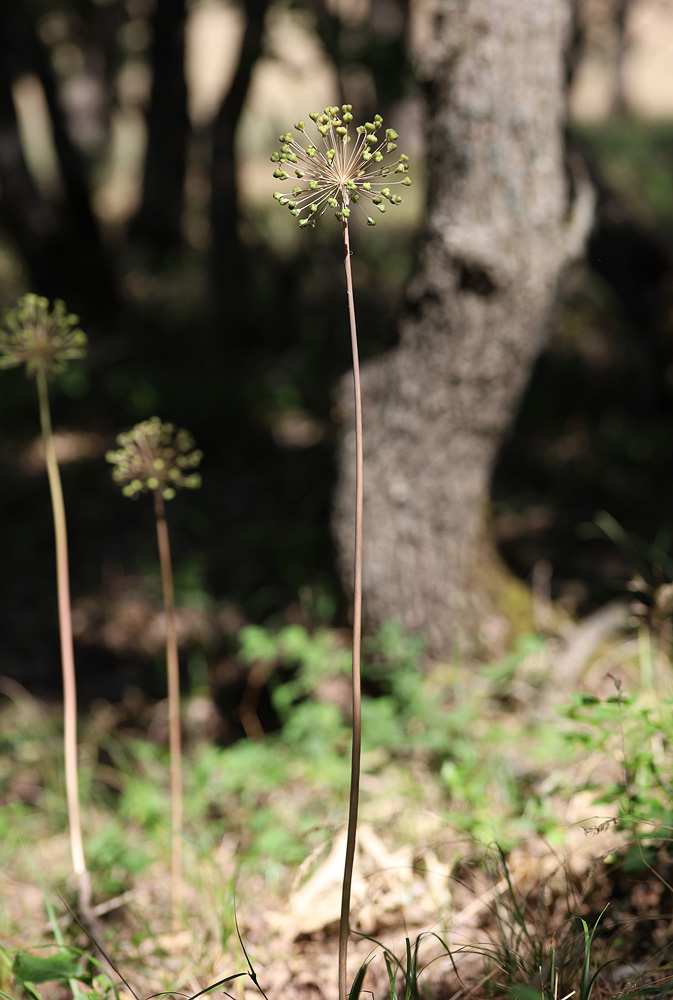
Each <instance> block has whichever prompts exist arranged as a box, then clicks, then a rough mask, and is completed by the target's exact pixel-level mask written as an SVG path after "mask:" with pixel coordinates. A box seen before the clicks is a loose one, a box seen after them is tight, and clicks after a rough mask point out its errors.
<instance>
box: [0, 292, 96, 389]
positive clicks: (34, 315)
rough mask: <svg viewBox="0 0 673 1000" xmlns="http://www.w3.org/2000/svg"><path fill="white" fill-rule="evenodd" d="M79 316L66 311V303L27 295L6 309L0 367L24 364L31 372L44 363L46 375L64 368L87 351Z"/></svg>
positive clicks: (27, 371) (0, 337)
mask: <svg viewBox="0 0 673 1000" xmlns="http://www.w3.org/2000/svg"><path fill="white" fill-rule="evenodd" d="M78 323H79V317H77V316H73V315H72V313H68V312H67V311H66V308H65V304H64V303H63V302H61V301H59V300H56V301H55V302H54V304H53V307H52V309H51V310H50V309H49V300H48V299H45V298H43V297H42V296H40V295H34V294H32V293H31V294H28V295H24V296H23V297H22V298H20V299H19V301H18V302H17V305H16V307H15V308H14V309H8V310H7V311H6V312H5V314H4V316H3V317H2V325H1V327H0V368H15V367H17V366H18V365H24V364H25V366H26V374H28V375H32V374H34V373H35V372H36V371H37V369H38V368H40V367H41V366H44V369H45V371H46V372H47V374H50V375H53V374H55V373H56V372H60V371H63V369H64V368H65V367H66V366H67V362H68V361H70V360H72V359H73V358H83V357H84V355H85V354H86V334H85V333H84V332H83V331H82V330H80V329H79V328H78V325H77V324H78Z"/></svg>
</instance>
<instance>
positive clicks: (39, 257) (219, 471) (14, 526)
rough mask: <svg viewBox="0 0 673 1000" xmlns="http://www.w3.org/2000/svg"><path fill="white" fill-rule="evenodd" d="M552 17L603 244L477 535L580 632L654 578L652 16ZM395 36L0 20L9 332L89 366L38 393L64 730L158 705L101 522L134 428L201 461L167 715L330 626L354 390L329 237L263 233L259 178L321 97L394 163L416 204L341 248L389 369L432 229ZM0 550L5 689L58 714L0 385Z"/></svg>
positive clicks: (292, 230)
mask: <svg viewBox="0 0 673 1000" xmlns="http://www.w3.org/2000/svg"><path fill="white" fill-rule="evenodd" d="M574 17H575V29H574V35H573V44H572V49H571V52H570V55H569V70H568V71H569V74H570V80H571V83H570V98H569V116H568V131H569V144H570V148H571V149H573V150H574V155H576V156H580V157H583V158H584V161H585V162H586V166H587V169H588V171H589V172H590V175H591V177H592V180H593V182H594V184H595V185H596V188H597V190H598V211H597V219H596V223H595V226H594V229H593V232H592V235H591V239H590V242H589V247H588V253H587V258H586V260H585V261H584V262H582V263H580V264H577V265H576V266H575V267H573V269H572V270H571V272H570V273H569V274H567V275H566V276H565V278H564V282H563V286H562V289H561V293H560V295H559V300H558V303H557V305H556V308H555V310H554V314H553V316H552V317H551V320H550V330H549V338H548V342H547V346H546V347H545V349H544V350H543V352H542V354H541V356H540V359H539V361H538V363H537V365H536V368H535V371H534V374H533V378H532V380H531V382H530V385H529V387H528V390H527V393H526V396H525V398H524V400H523V403H522V407H521V410H520V413H519V416H518V418H517V421H516V424H515V426H513V427H512V429H511V432H510V433H509V435H508V437H507V440H506V442H505V444H504V446H503V449H502V452H501V456H500V460H499V462H498V466H497V470H496V473H495V476H494V479H493V484H492V491H491V505H490V511H489V526H488V531H489V533H490V536H491V537H492V539H493V540H494V542H495V544H496V546H497V548H498V551H499V553H500V555H501V557H502V559H503V562H504V564H505V566H506V567H507V569H508V571H509V572H510V573H511V574H513V576H514V577H516V578H518V579H520V580H521V581H523V582H524V584H525V585H526V586H530V585H531V584H532V583H535V580H537V581H538V582H539V581H543V583H542V586H548V588H549V595H550V596H551V597H552V598H553V599H554V600H555V601H556V602H557V603H558V605H559V607H562V608H563V609H564V610H565V611H566V612H567V613H569V614H573V615H582V614H586V613H587V612H590V611H591V610H593V609H595V608H596V607H599V606H601V605H602V604H604V603H605V602H607V601H609V600H611V599H612V598H614V597H615V596H616V595H619V594H623V593H624V591H625V589H626V588H627V586H628V585H629V582H630V581H632V579H633V577H634V574H636V573H637V574H640V575H642V576H643V578H645V579H646V582H647V583H648V584H652V586H657V585H658V584H660V583H661V582H665V581H666V580H668V579H673V557H672V556H671V543H672V542H673V519H672V516H671V512H672V511H673V503H672V501H673V478H672V476H671V469H672V468H673V463H672V462H671V446H670V442H671V431H672V429H673V407H672V402H673V399H672V393H673V368H672V367H671V366H672V364H673V271H672V264H673V230H672V226H671V223H672V222H673V3H672V2H671V0H630V2H629V0H577V2H576V4H575V8H574ZM414 18H415V3H414V2H413V0H330V2H328V0H313V2H310V0H306V2H303V0H295V2H284V0H275V2H272V0H247V2H245V3H243V2H241V3H233V2H231V3H227V2H224V0H191V2H188V0H157V3H154V2H152V0H18V2H17V3H15V4H11V5H10V4H5V5H3V9H2V11H1V12H0V87H1V88H2V92H1V94H0V161H2V162H1V164H0V166H1V173H0V178H1V189H0V306H2V307H3V308H6V307H10V306H11V305H12V304H13V303H14V302H15V300H16V298H17V297H18V296H19V295H21V294H23V293H24V292H26V291H29V290H30V291H37V292H39V293H41V294H44V295H47V296H49V297H59V298H63V299H64V300H65V301H66V303H67V304H68V306H69V308H70V309H72V310H73V311H75V312H76V313H77V314H78V315H79V316H80V317H81V323H82V326H83V328H84V329H85V331H86V332H87V334H88V336H89V341H90V350H89V356H88V359H87V361H86V363H85V364H83V365H81V366H78V367H75V366H73V367H72V368H71V369H70V370H69V371H68V372H67V373H65V374H64V375H62V376H60V377H59V378H58V380H57V383H56V384H55V386H54V392H53V407H54V420H55V426H56V428H57V430H58V448H59V456H60V458H61V461H62V464H63V475H64V484H65V493H66V502H67V507H68V513H69V530H70V548H71V560H72V570H71V572H72V587H73V598H74V608H75V630H76V639H77V645H78V649H77V659H78V672H79V675H80V681H79V683H80V695H81V697H82V699H83V701H85V702H87V701H90V700H91V699H92V698H94V697H99V696H102V697H105V698H110V699H113V700H117V699H119V698H122V697H123V696H124V694H125V692H128V691H129V690H135V689H139V690H141V691H143V692H144V693H145V694H146V695H149V696H154V695H156V696H159V695H161V693H162V691H163V684H164V681H163V669H164V668H163V656H162V618H161V600H160V582H159V577H158V566H157V559H156V545H155V538H154V527H153V519H152V509H151V503H150V502H149V501H148V502H143V501H142V500H139V501H138V502H130V501H128V500H126V499H124V498H122V497H121V496H120V495H119V493H118V491H117V489H116V488H115V487H114V485H113V483H112V481H111V479H110V476H109V471H108V468H107V467H106V463H105V461H104V454H105V451H106V450H107V449H108V448H109V447H111V446H112V445H113V443H114V439H115V435H116V434H117V433H118V432H119V431H120V430H123V429H125V428H126V427H128V426H129V425H131V424H133V423H135V422H136V421H138V420H141V419H144V418H145V417H147V416H150V415H152V414H154V413H156V414H158V415H159V416H160V417H161V418H162V419H164V420H171V421H173V422H175V423H176V424H178V425H180V426H185V427H187V428H188V429H189V430H190V431H191V432H192V433H193V434H194V436H195V438H196V440H197V442H198V444H199V445H200V446H201V447H202V449H203V451H204V453H205V459H204V463H203V486H202V489H201V490H200V491H198V492H196V493H193V494H190V495H184V496H180V497H179V498H177V499H176V500H175V501H174V502H173V503H172V504H171V505H170V518H171V530H172V539H173V545H174V554H175V563H176V574H177V598H178V603H179V606H180V630H181V631H180V635H181V640H182V644H183V654H182V655H183V664H182V666H183V670H184V679H185V685H186V686H188V687H190V688H192V689H196V688H199V687H200V686H206V685H208V684H215V686H216V687H217V685H218V684H219V685H221V686H225V687H226V685H227V684H232V683H238V681H237V679H236V676H235V673H236V671H235V669H234V666H233V661H232V658H231V655H232V652H233V651H234V650H235V647H236V636H237V633H238V630H239V628H240V626H241V625H242V624H244V623H246V622H272V623H273V622H287V621H299V622H302V623H304V624H308V625H310V624H313V623H317V622H326V623H330V624H334V625H337V626H338V625H340V624H345V623H346V621H347V601H346V600H345V598H344V595H343V592H342V590H341V587H340V584H339V581H338V578H337V574H336V571H335V565H334V552H333V545H332V540H331V536H330V510H331V497H332V493H333V488H334V483H335V477H336V450H335V443H336V440H337V437H338V433H339V425H340V421H341V420H342V419H343V414H341V412H340V410H339V408H338V406H337V405H336V402H335V400H336V391H335V390H336V386H337V384H338V382H339V379H340V378H341V377H342V376H343V375H344V373H346V372H347V370H348V368H349V364H350V355H349V351H350V347H349V342H348V338H347V330H346V324H345V309H344V292H343V287H342V280H341V278H342V276H341V246H340V239H339V234H338V227H335V226H330V225H329V222H328V220H325V221H326V224H325V225H323V226H320V227H319V228H318V229H317V230H316V231H315V232H312V233H309V234H307V233H305V232H300V231H299V230H298V228H296V227H295V226H293V225H292V224H291V220H290V219H289V218H288V216H287V213H282V212H279V211H278V207H277V205H276V204H275V203H274V202H273V200H272V198H271V192H272V190H273V187H274V181H273V178H272V169H273V168H272V165H271V164H270V163H269V155H270V153H271V151H272V150H273V149H275V148H276V147H277V145H278V141H277V140H278V134H279V133H280V132H282V131H285V129H286V128H288V127H290V126H291V124H292V123H293V122H294V121H295V120H296V119H297V118H299V117H306V115H307V113H308V111H309V110H311V109H313V108H315V109H320V108H322V107H323V106H324V105H325V104H331V103H340V101H341V99H342V98H341V95H342V94H343V95H346V97H347V99H348V100H349V101H350V102H352V103H353V105H354V106H355V108H356V111H357V112H358V117H362V118H363V119H364V118H365V117H370V116H371V115H372V114H374V113H375V112H376V111H380V112H381V113H382V114H383V115H384V118H385V119H386V122H387V123H390V124H393V125H394V126H395V127H396V128H397V130H398V131H399V132H400V134H401V135H402V136H403V141H404V146H403V148H404V149H405V150H406V151H407V152H408V153H409V154H410V155H411V157H412V164H413V167H414V174H413V176H414V186H413V187H412V188H411V189H410V195H409V197H408V198H407V199H406V200H405V204H404V205H403V206H402V207H401V208H400V209H399V211H398V212H396V213H394V216H393V214H391V215H389V216H388V217H387V219H386V226H385V227H384V226H379V227H377V229H376V230H375V231H367V232H366V237H365V232H363V231H362V230H361V229H360V230H358V228H357V226H356V228H355V233H354V244H355V250H356V255H355V281H356V298H357V306H358V317H359V328H360V335H361V342H362V343H361V348H362V354H363V356H364V358H368V357H372V356H374V355H376V354H377V353H379V352H381V351H383V350H385V349H386V348H388V347H391V346H393V345H394V344H395V343H396V339H397V321H398V319H399V317H400V315H401V314H402V313H403V311H404V308H405V287H406V285H407V283H408V281H409V280H410V278H411V277H412V275H413V273H414V267H415V248H416V238H417V234H418V233H419V232H420V230H421V227H422V224H423V218H424V205H425V192H424V183H423V177H424V165H423V160H424V121H423V102H422V99H421V94H420V90H419V85H418V83H417V81H416V78H415V75H414V66H413V60H412V58H411V56H410V52H411V46H410V40H411V38H412V36H413V32H414V25H415V19H414ZM599 512H607V514H609V518H606V517H605V516H604V515H602V514H600V513H599ZM0 551H1V552H2V559H1V560H0V593H1V594H2V599H1V601H0V616H1V621H0V669H1V671H2V673H3V674H5V675H6V676H9V677H12V678H15V679H17V680H19V681H20V682H21V683H22V684H23V685H25V686H26V687H27V688H28V689H29V690H31V691H33V692H34V693H37V694H42V695H48V694H54V695H56V696H58V692H59V687H60V663H59V658H58V641H57V632H56V613H55V597H54V587H53V580H54V556H53V536H52V523H51V513H50V508H49V497H48V491H47V488H46V477H45V470H44V462H43V456H42V452H41V446H40V443H39V437H38V422H37V408H36V395H35V388H34V386H33V385H32V384H31V383H29V382H27V381H26V379H25V377H24V376H23V374H21V373H20V372H6V373H2V390H1V391H0ZM546 580H549V581H550V582H549V583H548V584H546V583H544V581H546ZM503 586H504V585H503ZM503 614H504V615H505V617H506V611H505V612H503ZM496 632H497V630H496ZM508 635H509V633H508V632H507V630H506V629H505V630H504V631H501V632H497V635H495V638H494V641H499V642H506V641H507V636H508ZM232 671H233V673H232Z"/></svg>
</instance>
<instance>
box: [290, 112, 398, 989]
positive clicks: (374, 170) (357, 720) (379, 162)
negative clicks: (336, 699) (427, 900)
mask: <svg viewBox="0 0 673 1000" xmlns="http://www.w3.org/2000/svg"><path fill="white" fill-rule="evenodd" d="M352 110H353V108H352V105H350V104H343V105H342V106H341V108H337V107H328V108H325V110H324V111H323V113H322V114H319V113H318V112H311V114H310V115H309V118H310V119H311V120H312V122H313V123H314V126H315V130H316V132H317V136H316V141H315V142H314V141H312V140H311V138H310V136H309V134H308V133H307V131H306V125H305V123H304V122H303V121H298V122H295V126H294V127H295V129H296V131H297V132H299V134H300V140H299V141H297V140H296V139H295V138H294V135H293V133H292V132H285V133H283V135H281V136H280V139H279V141H280V142H281V143H282V145H281V148H280V150H279V151H278V152H275V153H273V154H272V156H271V160H272V162H274V163H276V164H278V165H277V167H276V169H275V171H274V175H273V176H274V177H276V178H277V179H278V180H279V181H282V182H288V184H289V183H292V186H291V187H290V188H289V190H288V191H286V192H282V191H274V194H273V196H274V198H275V199H276V201H277V202H278V203H279V204H280V205H283V206H287V208H288V209H289V211H290V214H291V215H292V216H294V217H295V218H296V219H298V220H299V225H300V227H301V228H302V229H306V228H313V227H314V226H315V224H316V220H317V219H318V218H319V217H320V216H321V215H323V214H324V213H325V212H326V210H327V209H328V208H330V209H333V210H334V214H335V216H336V218H337V219H338V220H339V221H340V222H341V223H342V229H343V241H344V266H345V269H346V295H347V299H348V317H349V322H350V334H351V346H352V352H353V388H354V396H355V462H356V469H355V554H354V570H353V680H352V700H353V741H352V751H351V782H350V796H349V805H348V832H347V835H346V861H345V865H344V876H343V889H342V895H341V919H340V922H339V1000H346V998H347V995H348V987H347V982H348V976H347V953H348V936H349V931H350V901H351V886H352V882H353V862H354V859H355V841H356V833H357V818H358V803H359V796H360V757H361V742H362V722H361V680H360V670H361V644H362V531H363V500H364V492H363V489H364V479H363V472H364V459H363V446H362V393H361V387H360V364H359V359H358V338H357V327H356V323H355V303H354V300H353V277H352V273H351V250H350V235H349V230H348V224H349V219H350V217H351V211H352V208H351V206H353V205H354V206H356V207H357V208H358V209H360V210H362V211H363V215H364V216H365V217H366V219H367V224H368V225H370V226H375V225H376V220H375V219H374V218H372V217H371V216H370V215H367V213H366V212H365V211H364V210H363V208H362V205H361V204H360V202H361V201H362V202H366V203H368V204H371V205H373V206H374V207H375V208H376V209H377V210H378V211H379V212H385V211H386V208H387V206H388V204H390V205H399V204H400V202H401V201H402V198H401V196H400V194H398V193H397V191H396V190H392V189H399V187H400V186H404V187H408V186H409V185H410V184H411V178H410V177H409V176H408V174H409V157H408V156H405V154H404V153H401V154H400V155H399V157H398V159H397V160H395V161H393V162H392V163H390V162H389V160H390V156H389V154H391V153H393V152H394V151H395V150H396V149H397V142H396V140H397V138H398V135H397V132H396V131H395V130H394V129H392V128H387V129H385V130H384V129H383V119H382V117H381V115H375V116H374V118H373V120H372V121H370V122H365V123H364V125H357V126H353V125H352V122H353V115H352ZM351 130H352V131H353V133H354V135H353V134H351ZM381 134H383V138H382V137H381ZM387 160H388V162H386V161H387Z"/></svg>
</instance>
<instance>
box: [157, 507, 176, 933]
mask: <svg viewBox="0 0 673 1000" xmlns="http://www.w3.org/2000/svg"><path fill="white" fill-rule="evenodd" d="M154 513H155V515H156V521H157V542H158V544H159V561H160V563H161V582H162V585H163V591H164V607H165V610H166V671H167V674H168V739H169V745H170V757H171V829H172V840H171V913H172V918H173V926H174V928H177V926H178V923H179V915H180V906H181V901H182V737H181V733H180V671H179V665H178V640H177V632H176V627H175V596H174V588H173V568H172V565H171V547H170V542H169V538H168V524H167V523H166V509H165V505H164V498H163V497H162V495H161V493H160V492H159V491H158V490H156V491H155V493H154Z"/></svg>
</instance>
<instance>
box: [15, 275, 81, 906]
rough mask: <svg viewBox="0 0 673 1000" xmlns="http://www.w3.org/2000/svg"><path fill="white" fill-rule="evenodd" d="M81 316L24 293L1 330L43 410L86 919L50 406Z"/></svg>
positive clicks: (64, 557) (70, 651)
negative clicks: (30, 379) (55, 380)
mask: <svg viewBox="0 0 673 1000" xmlns="http://www.w3.org/2000/svg"><path fill="white" fill-rule="evenodd" d="M78 324H79V319H78V317H77V316H74V315H72V314H71V313H68V312H67V310H66V307H65V305H64V303H63V302H60V301H56V302H54V303H53V305H52V306H51V307H50V305H49V301H48V300H47V299H45V298H42V297H41V296H39V295H33V294H29V295H24V296H23V298H21V299H19V301H18V303H17V306H16V308H14V309H10V310H9V311H7V312H6V313H5V314H4V316H3V320H2V328H1V329H0V368H14V367H17V366H20V365H25V368H26V374H27V375H28V376H31V377H34V378H35V382H36V385H37V396H38V403H39V410H40V424H41V428H42V441H43V444H44V455H45V462H46V466H47V477H48V480H49V490H50V494H51V504H52V511H53V517H54V534H55V538H56V579H57V596H58V620H59V631H60V637H61V667H62V673H63V713H64V727H63V729H64V732H63V741H64V750H65V780H66V797H67V805H68V831H69V836H70V853H71V856H72V864H73V869H74V872H75V876H76V878H77V881H78V894H79V907H80V911H81V913H82V916H83V918H84V919H85V920H86V919H89V920H90V917H91V881H90V877H89V872H88V870H87V866H86V861H85V857H84V844H83V838H82V820H81V815H80V797H79V781H78V764H77V682H76V675H75V653H74V646H73V633H72V609H71V603H70V569H69V560H68V530H67V523H66V515H65V503H64V500H63V486H62V484H61V474H60V471H59V465H58V459H57V457H56V447H55V444H54V433H53V429H52V423H51V411H50V407H49V389H48V383H49V379H50V378H52V377H53V376H54V375H55V374H57V373H58V372H62V371H63V370H64V369H65V367H66V366H67V363H68V362H69V361H71V360H74V359H78V358H82V357H84V355H85V353H86V335H85V334H84V333H83V331H82V330H80V329H79V326H78Z"/></svg>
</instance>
